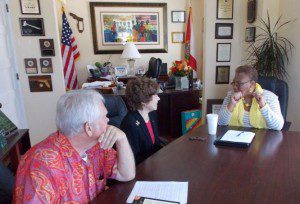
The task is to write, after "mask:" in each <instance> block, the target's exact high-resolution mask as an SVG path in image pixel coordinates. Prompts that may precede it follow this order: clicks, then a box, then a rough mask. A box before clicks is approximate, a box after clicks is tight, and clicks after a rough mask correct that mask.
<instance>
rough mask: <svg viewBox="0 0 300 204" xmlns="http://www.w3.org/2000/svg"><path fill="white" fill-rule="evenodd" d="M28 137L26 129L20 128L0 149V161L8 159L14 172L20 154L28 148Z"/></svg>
mask: <svg viewBox="0 0 300 204" xmlns="http://www.w3.org/2000/svg"><path fill="white" fill-rule="evenodd" d="M30 147H31V145H30V139H29V132H28V129H20V130H18V131H17V132H16V133H15V134H13V135H12V136H10V137H9V138H8V140H7V145H6V146H5V147H4V148H2V149H0V159H1V161H3V160H6V159H9V160H10V163H11V164H10V167H11V170H12V171H13V172H16V170H17V168H18V164H19V159H20V156H21V155H23V154H25V153H26V151H27V150H28V149H30Z"/></svg>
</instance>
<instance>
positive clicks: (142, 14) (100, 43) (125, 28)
mask: <svg viewBox="0 0 300 204" xmlns="http://www.w3.org/2000/svg"><path fill="white" fill-rule="evenodd" d="M90 11H91V23H92V34H93V44H94V53H95V54H120V53H122V51H123V49H124V45H123V43H124V42H126V41H131V42H134V43H135V44H136V46H137V48H138V50H139V52H141V53H166V52H168V31H167V25H168V24H167V4H166V3H128V2H126V3H125V2H124V3H123V2H90Z"/></svg>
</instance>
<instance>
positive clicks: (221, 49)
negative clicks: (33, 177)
mask: <svg viewBox="0 0 300 204" xmlns="http://www.w3.org/2000/svg"><path fill="white" fill-rule="evenodd" d="M230 58H231V43H217V62H230Z"/></svg>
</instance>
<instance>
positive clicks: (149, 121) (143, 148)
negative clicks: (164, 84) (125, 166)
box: [121, 77, 161, 164]
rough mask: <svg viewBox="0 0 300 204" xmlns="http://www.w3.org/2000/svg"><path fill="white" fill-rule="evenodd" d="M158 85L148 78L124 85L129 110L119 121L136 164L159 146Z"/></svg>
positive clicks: (137, 79)
mask: <svg viewBox="0 0 300 204" xmlns="http://www.w3.org/2000/svg"><path fill="white" fill-rule="evenodd" d="M158 90H159V85H158V84H157V83H156V82H155V81H152V80H150V79H149V78H146V77H142V78H136V79H134V80H130V81H129V82H128V84H127V86H126V100H127V105H128V106H129V109H130V111H129V112H128V113H127V115H126V116H125V118H124V119H123V121H122V123H121V130H123V131H124V132H125V134H126V136H127V138H128V141H129V143H130V145H131V148H132V151H133V153H134V157H135V162H136V164H139V163H141V162H142V161H144V160H145V159H146V158H148V157H149V156H151V155H152V154H153V153H154V152H156V151H157V150H159V149H160V148H161V141H160V140H159V138H158V127H157V118H156V111H155V110H157V103H158V101H159V97H158V95H157V92H158Z"/></svg>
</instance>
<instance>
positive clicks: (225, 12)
mask: <svg viewBox="0 0 300 204" xmlns="http://www.w3.org/2000/svg"><path fill="white" fill-rule="evenodd" d="M217 19H224V20H225V19H233V0H217Z"/></svg>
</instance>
